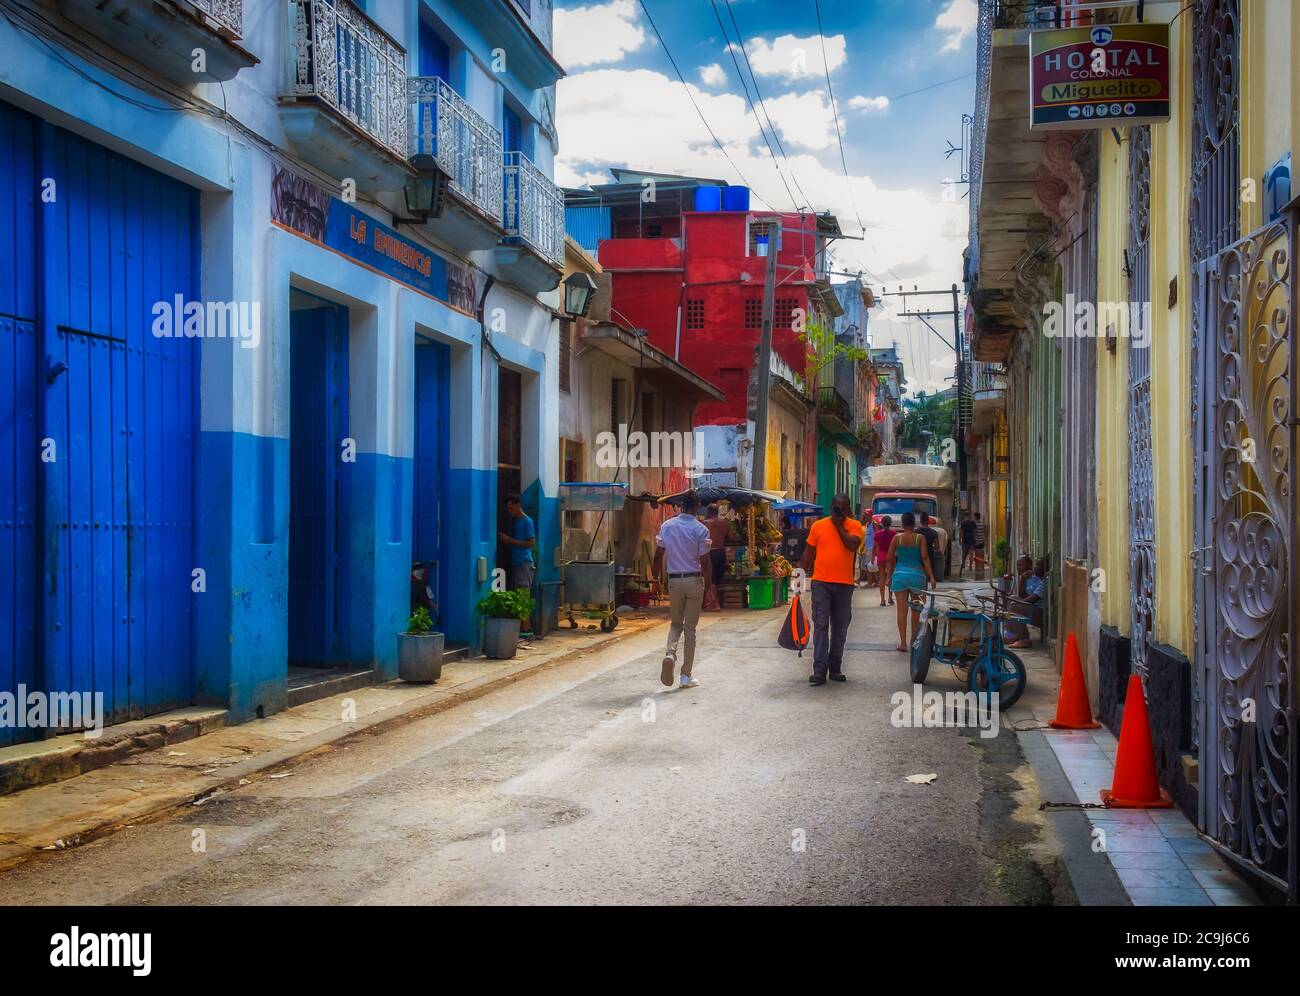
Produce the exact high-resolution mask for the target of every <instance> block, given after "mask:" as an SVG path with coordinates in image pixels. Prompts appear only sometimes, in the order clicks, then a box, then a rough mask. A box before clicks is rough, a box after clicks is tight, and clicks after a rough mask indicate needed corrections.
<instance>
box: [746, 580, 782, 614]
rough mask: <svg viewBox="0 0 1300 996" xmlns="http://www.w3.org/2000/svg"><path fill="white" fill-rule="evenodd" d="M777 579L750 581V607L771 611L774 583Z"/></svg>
mask: <svg viewBox="0 0 1300 996" xmlns="http://www.w3.org/2000/svg"><path fill="white" fill-rule="evenodd" d="M775 580H776V579H775V578H750V579H749V607H750V608H751V609H770V608H771V607H772V593H773V590H772V582H773V581H775Z"/></svg>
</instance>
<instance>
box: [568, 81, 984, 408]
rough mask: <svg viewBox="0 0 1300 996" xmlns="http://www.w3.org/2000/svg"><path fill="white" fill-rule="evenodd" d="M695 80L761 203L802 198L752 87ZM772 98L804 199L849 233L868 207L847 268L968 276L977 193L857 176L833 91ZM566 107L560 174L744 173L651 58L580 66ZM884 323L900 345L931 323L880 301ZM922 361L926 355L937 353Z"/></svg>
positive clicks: (577, 181)
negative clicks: (952, 195) (643, 63)
mask: <svg viewBox="0 0 1300 996" xmlns="http://www.w3.org/2000/svg"><path fill="white" fill-rule="evenodd" d="M691 92H692V93H693V94H694V96H695V99H696V100H697V101H698V102H699V105H700V108H701V110H702V111H703V112H704V115H705V117H706V118H707V119H708V121H709V123H710V124H711V125H712V126H713V129H714V131H715V132H716V133H717V135H718V138H719V139H720V140H721V141H722V143H723V145H724V146H725V148H726V149H727V152H728V154H729V155H730V157H731V159H732V161H733V162H734V163H735V165H736V166H737V167H739V169H740V172H741V173H743V174H744V177H745V179H746V180H747V181H748V182H749V183H750V184H751V185H752V187H753V189H754V200H755V204H756V206H766V207H769V208H779V209H784V210H789V209H790V208H791V204H790V198H789V197H788V196H787V195H786V191H785V187H784V185H783V184H782V182H781V174H778V172H777V169H776V167H775V166H774V164H773V161H772V158H771V157H770V156H769V154H768V151H767V147H766V145H764V143H763V141H762V138H761V137H760V135H759V132H758V126H757V124H756V123H755V120H754V116H753V115H752V114H750V113H749V109H748V107H747V106H746V104H745V100H744V98H743V96H738V95H735V94H730V93H710V92H708V91H706V90H703V89H700V88H699V87H696V86H694V85H693V84H692V85H691ZM864 99H866V100H868V101H870V100H871V99H872V98H864ZM766 103H767V107H768V110H769V112H770V113H771V115H772V120H773V121H774V122H775V123H776V125H777V127H778V128H780V129H781V131H782V136H783V137H782V141H783V142H784V143H785V146H786V152H787V153H788V156H789V158H788V161H787V160H784V159H783V160H781V171H782V174H784V176H785V177H786V179H787V180H788V182H789V183H790V186H791V189H792V190H793V191H794V197H795V199H796V200H797V201H798V202H800V203H802V200H803V198H802V196H801V194H800V189H802V191H803V192H804V193H806V194H807V196H809V197H812V198H814V203H813V205H812V206H813V207H814V208H816V209H817V210H829V211H831V212H833V213H834V214H836V215H837V216H838V217H839V219H840V225H841V227H842V228H843V229H844V231H845V234H849V235H858V234H859V228H858V221H857V217H856V213H857V212H860V213H861V215H862V220H863V222H864V224H865V225H866V230H865V233H864V234H865V240H864V241H861V242H859V241H854V240H848V239H846V240H844V241H842V242H837V243H835V244H834V246H833V248H832V252H833V255H834V259H835V269H837V270H843V271H847V272H856V271H858V270H863V271H870V273H871V274H874V275H875V277H876V278H879V279H883V280H885V281H887V282H888V284H889V285H890V289H896V285H897V284H898V283H900V282H902V281H904V280H905V281H906V284H907V286H909V287H910V286H911V285H912V284H914V283H915V284H917V285H919V286H921V287H923V288H926V287H929V288H933V287H948V286H950V285H951V284H952V283H954V282H958V283H960V281H961V264H962V250H963V249H964V248H965V245H966V224H967V203H966V202H965V201H961V200H959V201H957V202H955V203H948V202H945V201H944V200H943V193H944V191H943V188H942V186H941V185H940V184H937V183H936V184H935V185H934V186H933V187H932V188H931V187H925V188H919V187H911V188H907V187H903V188H897V189H884V188H881V187H879V186H877V185H876V183H875V182H874V181H873V180H872V179H871V178H870V177H869V176H850V177H848V178H846V177H845V176H844V174H843V173H842V172H841V168H840V164H839V161H838V160H839V157H838V155H837V154H834V153H832V152H830V149H831V148H833V146H834V143H835V138H834V125H833V124H831V123H830V106H829V103H828V102H826V100H825V95H824V93H822V92H821V91H813V92H812V93H810V94H785V95H782V96H778V97H775V98H772V97H769V98H768V99H767V101H766ZM557 113H558V116H559V121H558V124H559V129H560V135H561V145H560V154H559V156H558V158H557V160H556V167H555V176H556V181H557V182H558V183H560V184H563V185H565V186H581V185H583V184H584V183H589V182H599V183H603V182H607V181H608V180H609V174H608V172H607V168H608V167H609V166H632V167H636V168H640V169H649V170H661V171H663V172H669V173H682V174H685V175H688V176H703V177H715V178H718V179H722V180H727V181H729V182H733V183H739V182H740V180H739V179H738V178H737V176H736V172H735V170H734V169H733V167H732V165H731V163H729V162H728V161H727V160H726V159H725V158H724V157H723V156H722V154H721V153H720V152H719V151H718V149H717V147H716V146H715V145H714V144H713V140H712V139H711V138H710V137H709V133H708V132H707V131H706V130H705V127H704V125H703V124H702V123H701V122H700V118H699V116H698V115H697V114H696V112H695V109H694V108H693V107H692V106H691V102H690V100H689V98H688V97H687V95H686V93H685V91H684V89H683V87H682V85H681V83H680V82H679V81H678V80H677V79H676V78H675V77H673V78H670V77H667V76H664V75H663V74H661V73H658V72H653V71H651V70H645V69H639V70H619V69H608V68H605V69H593V70H588V71H586V72H582V73H576V74H574V75H572V76H569V77H567V78H565V79H563V80H561V81H560V83H559V85H558V94H557ZM801 117H802V118H803V120H799V119H800V118H801ZM843 123H844V120H843V117H841V125H843ZM819 155H820V158H821V159H824V160H825V163H823V162H821V161H820V160H819V158H818V156H819ZM796 180H797V181H798V186H797V187H796V184H795V181H796ZM891 270H892V271H893V272H892V273H891ZM867 279H868V280H871V279H872V278H871V277H870V276H868V277H867ZM877 289H880V288H879V287H877ZM878 319H879V321H878ZM910 324H916V323H910ZM872 328H873V336H874V338H875V342H876V344H877V345H888V343H889V341H890V339H891V338H894V337H897V338H899V339H900V340H902V341H904V342H911V341H912V340H914V339H916V340H919V337H920V336H921V335H929V333H928V332H926V331H925V330H924V329H923V328H920V327H919V326H918V327H917V328H915V329H913V328H910V327H909V323H908V322H907V320H905V319H898V320H894V321H891V320H890V318H889V317H888V316H887V315H886V314H885V313H883V312H879V311H877V312H873V317H872ZM931 355H933V354H931ZM918 359H919V342H918ZM927 360H928V357H927ZM909 365H910V361H909ZM919 366H920V367H926V366H928V362H921V363H920V364H919ZM927 374H928V371H925V370H924V369H918V370H917V371H915V372H914V371H912V370H911V369H909V371H908V376H909V379H913V380H915V381H916V382H917V383H920V384H922V385H924V386H926V387H927V389H935V388H936V386H937V387H943V386H945V385H944V384H943V383H942V379H941V378H936V379H935V382H934V384H933V385H932V384H931V383H930V381H929V380H928V379H927Z"/></svg>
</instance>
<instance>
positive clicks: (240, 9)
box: [189, 0, 244, 38]
mask: <svg viewBox="0 0 1300 996" xmlns="http://www.w3.org/2000/svg"><path fill="white" fill-rule="evenodd" d="M189 3H190V4H191V6H193V7H195V8H196V9H198V10H200V11H202V12H203V13H204V14H206V15H207V16H208V17H210V18H212V19H213V20H214V21H216V22H217V23H218V24H220V25H221V26H222V27H223V28H227V29H229V30H230V31H231V32H233V34H234V36H235V37H236V38H240V37H242V36H243V33H244V0H189Z"/></svg>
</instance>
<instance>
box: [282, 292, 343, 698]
mask: <svg viewBox="0 0 1300 996" xmlns="http://www.w3.org/2000/svg"><path fill="white" fill-rule="evenodd" d="M289 419H290V421H289V652H288V658H289V666H290V668H294V667H298V668H332V667H338V666H339V665H341V664H343V663H344V662H345V661H346V660H347V657H348V652H347V597H346V595H347V581H348V578H347V560H348V557H347V554H348V549H347V544H348V529H347V522H348V495H349V488H348V470H349V469H350V468H351V467H352V466H354V463H355V460H356V447H355V443H354V442H353V440H351V439H349V438H348V311H347V308H345V307H343V306H341V305H336V304H334V303H333V302H330V301H326V300H324V299H322V298H318V297H315V296H313V295H310V294H306V293H304V292H302V291H298V290H294V291H292V300H291V303H290V321H289ZM293 678H294V675H293V674H292V672H291V673H290V680H291V683H292V680H293Z"/></svg>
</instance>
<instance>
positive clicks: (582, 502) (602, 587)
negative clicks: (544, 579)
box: [560, 481, 627, 633]
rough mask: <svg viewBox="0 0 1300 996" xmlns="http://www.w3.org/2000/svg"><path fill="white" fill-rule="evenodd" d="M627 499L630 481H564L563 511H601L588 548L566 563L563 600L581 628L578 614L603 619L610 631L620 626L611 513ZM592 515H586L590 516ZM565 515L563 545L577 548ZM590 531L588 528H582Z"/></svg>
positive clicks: (574, 625) (572, 621) (572, 623)
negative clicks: (570, 541)
mask: <svg viewBox="0 0 1300 996" xmlns="http://www.w3.org/2000/svg"><path fill="white" fill-rule="evenodd" d="M626 500H627V485H626V484H616V483H615V484H606V483H597V482H592V481H566V482H564V483H562V484H561V485H560V510H561V512H586V513H599V515H598V516H597V518H596V522H595V528H594V529H593V530H592V533H591V538H590V541H589V542H587V543H586V544H585V546H586V552H585V553H583V554H582V555H581V556H580V557H575V558H572V559H568V560H566V561H565V563H564V593H563V595H562V596H561V599H560V602H561V605H562V606H563V608H564V609H565V612H566V616H567V618H568V621H569V625H570V626H571V627H572V628H574V629H577V628H578V620H577V618H576V617H577V616H582V617H583V618H585V619H599V620H600V628H601V630H603V631H604V632H606V633H609V632H611V631H612V630H613V629H614V628H615V627H616V626H618V614H617V613H616V612H615V611H614V610H615V608H616V607H617V606H616V602H617V598H618V593H617V592H616V591H615V590H614V587H615V579H616V574H617V570H618V567H617V565H616V564H615V563H614V555H613V553H614V551H613V544H612V543H611V542H610V539H609V532H610V523H611V513H613V512H621V511H622V510H623V503H624V502H625V501H626ZM589 517H590V516H584V518H589ZM573 528H574V527H571V526H569V524H568V516H567V515H566V516H565V525H564V532H565V534H566V536H565V540H566V541H565V543H564V545H563V548H564V549H566V550H571V549H573V547H572V545H571V544H570V543H569V542H568V534H569V533H570V532H571V531H573ZM582 532H583V534H584V535H586V533H585V530H583V531H582Z"/></svg>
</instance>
